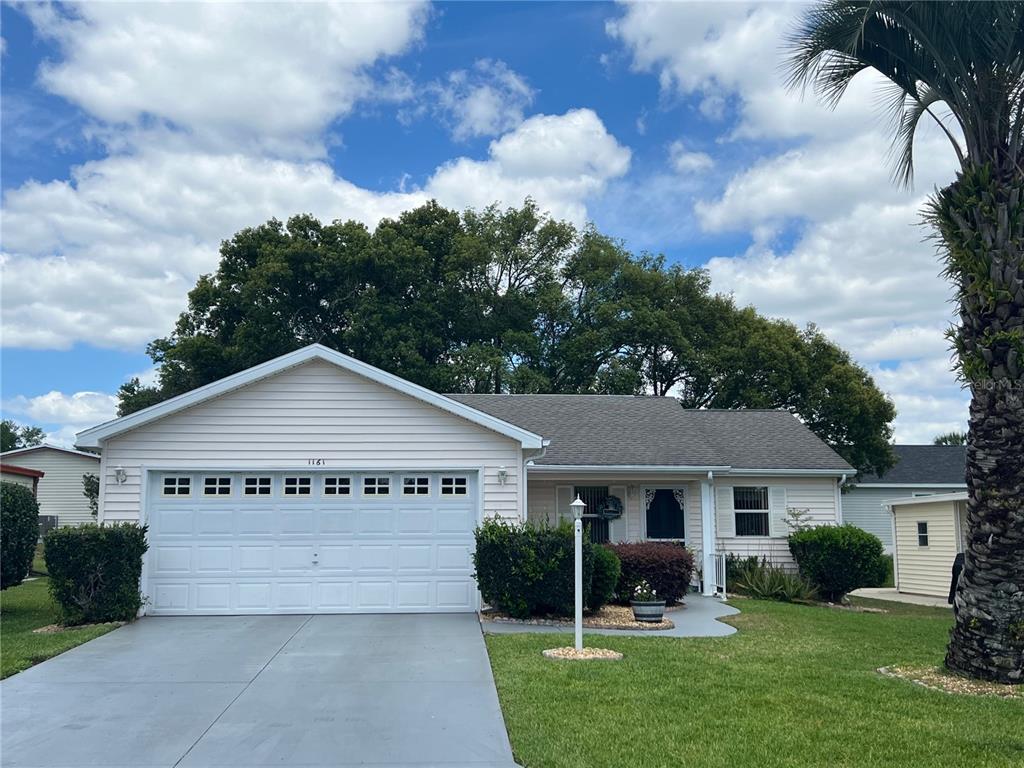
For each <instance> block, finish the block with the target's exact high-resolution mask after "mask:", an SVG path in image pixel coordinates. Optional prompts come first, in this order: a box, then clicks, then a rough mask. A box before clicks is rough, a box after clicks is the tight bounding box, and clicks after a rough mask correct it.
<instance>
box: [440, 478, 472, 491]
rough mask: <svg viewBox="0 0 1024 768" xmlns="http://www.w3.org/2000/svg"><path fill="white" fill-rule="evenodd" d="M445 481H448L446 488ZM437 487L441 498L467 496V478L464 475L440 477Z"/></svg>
mask: <svg viewBox="0 0 1024 768" xmlns="http://www.w3.org/2000/svg"><path fill="white" fill-rule="evenodd" d="M445 480H448V481H449V483H448V486H447V487H445ZM438 487H439V488H440V491H441V495H442V496H469V478H468V477H466V476H464V475H441V481H440V483H438Z"/></svg>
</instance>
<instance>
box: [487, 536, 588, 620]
mask: <svg viewBox="0 0 1024 768" xmlns="http://www.w3.org/2000/svg"><path fill="white" fill-rule="evenodd" d="M475 535H476V551H475V552H474V553H473V567H474V569H475V571H476V572H475V574H474V576H475V577H476V581H477V586H478V587H479V589H480V593H481V594H482V595H483V598H484V601H485V602H486V603H487V604H488V605H490V606H491V607H492V608H496V609H498V610H500V611H503V612H504V613H507V614H509V615H510V616H514V617H516V618H521V619H522V618H526V617H528V616H538V615H548V614H554V615H557V616H571V615H572V613H573V611H574V608H575V592H574V590H575V577H574V573H573V571H574V567H575V554H574V549H573V529H572V525H571V524H570V523H567V522H562V523H561V524H560V525H558V526H556V527H551V526H541V527H535V526H531V525H521V524H516V523H507V522H505V521H502V520H486V521H485V522H484V524H483V525H481V526H480V527H479V528H477V530H476V534H475ZM593 572H594V546H593V544H591V543H590V541H589V540H588V539H586V538H584V540H583V595H584V603H586V602H587V598H588V595H589V592H590V585H591V581H592V578H593Z"/></svg>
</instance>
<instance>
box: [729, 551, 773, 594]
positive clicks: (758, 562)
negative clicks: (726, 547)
mask: <svg viewBox="0 0 1024 768" xmlns="http://www.w3.org/2000/svg"><path fill="white" fill-rule="evenodd" d="M768 564H769V563H768V558H766V557H758V556H757V555H749V556H747V557H743V556H742V555H736V554H733V553H731V552H730V553H729V554H727V555H726V556H725V587H726V589H727V590H728V591H730V592H735V591H736V590H734V589H733V584H736V583H738V582H741V581H743V579H744V577H745V576H746V575H747V573H749V572H750V570H751V569H754V568H761V567H764V566H767V565H768Z"/></svg>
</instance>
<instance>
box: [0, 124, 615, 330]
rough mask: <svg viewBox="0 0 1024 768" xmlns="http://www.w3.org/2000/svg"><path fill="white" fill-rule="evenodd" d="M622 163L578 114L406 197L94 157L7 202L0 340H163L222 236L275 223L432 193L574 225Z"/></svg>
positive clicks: (534, 128)
mask: <svg viewBox="0 0 1024 768" xmlns="http://www.w3.org/2000/svg"><path fill="white" fill-rule="evenodd" d="M629 157H630V153H629V150H628V149H626V148H625V147H622V146H621V145H619V143H618V142H617V141H616V140H615V138H614V137H613V136H611V135H610V134H609V133H608V132H607V131H606V130H605V128H604V125H603V124H602V123H601V120H600V118H598V117H597V115H596V114H595V113H594V112H592V111H590V110H574V111H570V112H568V113H566V114H565V115H538V116H535V117H532V118H530V119H528V120H526V121H525V122H524V123H522V125H520V126H519V127H518V128H517V129H516V130H514V131H512V132H510V133H507V134H505V135H504V136H502V137H501V138H500V139H498V140H496V141H494V142H492V143H491V145H490V152H489V157H488V158H487V159H485V160H474V159H470V158H459V159H457V160H455V161H452V162H451V163H448V164H446V165H443V166H441V167H440V168H438V169H437V171H436V172H435V173H434V174H433V176H431V177H430V178H429V179H428V180H427V182H426V184H425V185H424V186H423V188H422V189H412V190H410V191H406V192H399V191H395V192H376V191H372V190H367V189H364V188H361V187H358V186H356V185H354V184H352V183H351V182H348V181H346V180H345V179H343V178H340V177H338V176H337V175H336V174H335V173H334V171H333V170H332V169H331V168H330V166H328V165H327V164H325V163H321V162H304V163H296V162H290V161H285V160H273V159H265V158H255V157H251V156H247V155H238V154H235V155H223V154H212V153H207V152H197V151H192V152H189V151H185V150H180V149H177V148H176V149H174V150H163V149H157V148H151V149H145V150H142V151H139V152H136V153H132V154H125V155H116V156H112V157H108V158H105V159H103V160H97V161H92V162H89V163H86V164H84V165H82V166H79V167H78V168H76V169H75V171H74V173H73V175H72V179H71V180H70V181H53V182H49V183H45V184H43V183H38V182H28V183H26V184H24V185H22V186H21V187H18V188H15V189H12V190H9V191H8V192H7V193H6V194H5V196H4V210H3V219H2V221H3V232H4V252H3V256H2V262H0V268H2V276H3V285H2V291H3V306H2V313H0V318H2V322H3V327H4V344H6V345H9V346H21V347H35V348H58V349H66V348H68V347H70V346H71V345H72V344H73V343H74V342H76V341H84V342H87V343H92V344H97V345H100V346H107V347H123V348H130V347H132V346H134V345H138V344H140V343H144V342H146V341H148V340H150V339H152V338H154V337H155V336H159V335H163V334H166V333H167V332H168V331H169V330H170V329H171V327H172V324H173V322H174V319H175V317H176V316H177V314H178V313H179V312H180V311H182V309H184V305H185V295H186V293H187V291H188V290H189V289H190V288H191V287H192V286H193V284H194V283H195V280H196V278H197V277H198V275H200V274H202V273H204V272H210V271H213V270H214V269H215V268H216V265H217V261H218V250H217V249H218V244H219V243H220V241H221V240H222V239H224V238H226V237H230V236H231V234H232V233H234V232H236V231H238V230H239V229H242V228H243V227H247V226H253V225H256V224H259V223H262V222H263V221H266V220H267V219H269V218H271V217H275V216H276V217H278V218H287V217H288V216H290V215H292V214H295V213H300V212H309V213H312V214H314V215H315V216H318V217H320V218H321V219H323V220H328V221H329V220H333V219H336V218H339V219H356V220H359V221H362V222H364V223H366V224H367V225H369V226H375V225H376V223H377V222H378V221H379V220H380V219H381V218H382V217H385V216H395V215H397V214H398V213H400V212H401V211H403V210H406V209H408V208H411V207H414V206H416V205H418V204H420V203H422V202H424V201H425V200H427V199H428V198H430V197H436V198H437V199H439V200H440V201H441V202H442V203H444V204H446V205H450V206H454V207H457V208H461V207H463V206H468V205H474V206H484V205H488V204H490V203H492V202H495V201H497V202H500V203H503V204H505V205H519V204H521V203H522V201H523V198H524V197H526V196H527V195H532V196H534V197H535V198H536V199H537V202H538V204H539V205H540V206H541V207H542V208H543V209H546V210H549V211H551V213H552V214H553V215H555V216H558V217H563V218H569V219H572V220H573V221H575V222H577V223H582V222H583V221H584V220H585V219H586V215H587V209H586V205H587V201H588V200H589V199H590V198H592V197H594V196H596V195H598V194H600V193H601V192H602V191H603V189H604V187H605V185H606V183H607V182H608V180H609V179H612V178H615V177H617V176H620V175H622V174H623V173H625V171H626V169H627V168H628V166H629Z"/></svg>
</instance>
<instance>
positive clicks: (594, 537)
mask: <svg viewBox="0 0 1024 768" xmlns="http://www.w3.org/2000/svg"><path fill="white" fill-rule="evenodd" d="M573 492H574V494H575V495H576V496H579V497H580V500H581V501H582V502H583V503H584V504H586V505H587V508H586V511H585V512H584V514H587V515H593V514H597V511H598V510H600V509H601V508H602V507H604V502H605V500H606V499H607V498H608V486H607V485H577V486H576V488H574V489H573ZM584 522H585V523H586V525H587V527H588V528H589V529H590V540H591V541H592V542H594V543H595V544H607V543H608V521H607V520H602V519H601V518H598V517H587V518H584Z"/></svg>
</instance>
